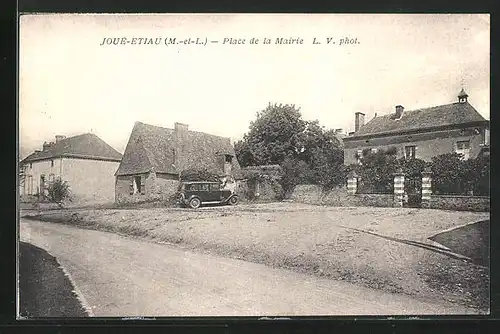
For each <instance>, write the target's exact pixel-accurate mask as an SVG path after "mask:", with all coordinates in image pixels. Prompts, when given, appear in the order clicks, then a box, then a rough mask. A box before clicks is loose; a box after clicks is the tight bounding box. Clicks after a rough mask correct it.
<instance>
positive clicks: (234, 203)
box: [229, 196, 238, 205]
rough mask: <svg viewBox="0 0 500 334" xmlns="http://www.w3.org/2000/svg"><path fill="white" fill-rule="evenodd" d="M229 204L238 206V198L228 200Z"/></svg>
mask: <svg viewBox="0 0 500 334" xmlns="http://www.w3.org/2000/svg"><path fill="white" fill-rule="evenodd" d="M229 204H231V205H236V204H238V196H233V197H231V198H230V199H229Z"/></svg>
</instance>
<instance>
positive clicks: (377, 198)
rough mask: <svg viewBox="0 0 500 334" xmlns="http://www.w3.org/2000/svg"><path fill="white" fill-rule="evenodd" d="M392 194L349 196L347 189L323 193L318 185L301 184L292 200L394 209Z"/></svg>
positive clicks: (336, 189)
mask: <svg viewBox="0 0 500 334" xmlns="http://www.w3.org/2000/svg"><path fill="white" fill-rule="evenodd" d="M393 198H394V196H393V195H392V194H354V195H351V194H348V193H347V188H346V187H339V188H335V189H333V190H331V191H329V192H327V193H323V192H322V191H321V188H320V187H319V186H316V185H310V184H301V185H298V186H297V187H295V190H294V192H293V194H292V197H291V199H292V200H293V201H295V202H299V203H306V204H321V205H331V206H378V207H393V204H394V203H393Z"/></svg>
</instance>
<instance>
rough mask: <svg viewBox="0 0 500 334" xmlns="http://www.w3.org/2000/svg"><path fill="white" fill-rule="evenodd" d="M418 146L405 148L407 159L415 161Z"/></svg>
mask: <svg viewBox="0 0 500 334" xmlns="http://www.w3.org/2000/svg"><path fill="white" fill-rule="evenodd" d="M416 151H417V147H416V146H405V159H415V153H416Z"/></svg>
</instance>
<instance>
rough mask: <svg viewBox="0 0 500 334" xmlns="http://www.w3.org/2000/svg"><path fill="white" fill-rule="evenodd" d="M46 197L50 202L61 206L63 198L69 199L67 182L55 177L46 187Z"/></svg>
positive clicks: (69, 192) (69, 193)
mask: <svg viewBox="0 0 500 334" xmlns="http://www.w3.org/2000/svg"><path fill="white" fill-rule="evenodd" d="M47 198H48V200H49V201H50V202H52V203H57V204H58V205H59V206H62V205H63V202H64V201H65V200H69V201H71V191H70V187H69V184H68V183H67V182H66V181H62V180H61V179H60V178H57V179H56V180H55V181H54V182H51V183H50V184H49V186H48V187H47Z"/></svg>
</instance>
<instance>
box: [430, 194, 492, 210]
mask: <svg viewBox="0 0 500 334" xmlns="http://www.w3.org/2000/svg"><path fill="white" fill-rule="evenodd" d="M422 205H423V206H424V207H426V208H429V209H441V210H456V211H481V212H489V211H490V198H489V197H485V196H456V195H431V196H430V199H429V200H428V202H427V203H422Z"/></svg>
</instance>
